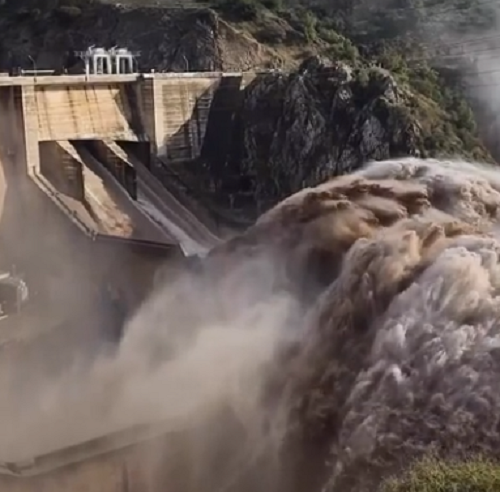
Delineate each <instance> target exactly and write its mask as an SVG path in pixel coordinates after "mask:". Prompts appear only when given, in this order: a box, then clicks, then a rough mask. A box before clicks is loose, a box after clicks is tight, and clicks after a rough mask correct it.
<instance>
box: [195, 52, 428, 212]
mask: <svg viewBox="0 0 500 492" xmlns="http://www.w3.org/2000/svg"><path fill="white" fill-rule="evenodd" d="M410 97H411V96H410V95H409V94H408V93H407V92H406V91H404V90H403V89H401V88H400V87H399V86H398V84H397V83H396V82H395V80H394V79H393V77H392V76H391V75H390V74H389V73H388V72H386V71H383V70H381V69H377V68H373V69H367V70H353V69H351V68H350V67H349V66H347V65H345V64H343V63H333V64H332V63H328V62H325V61H322V60H320V59H318V58H311V59H310V60H307V61H305V62H304V63H303V64H302V65H301V67H300V68H299V69H298V70H297V71H296V72H294V73H291V74H289V75H284V74H267V75H264V76H262V77H259V78H257V79H256V80H255V81H254V82H253V83H252V84H251V85H250V86H249V87H248V88H247V89H246V95H245V100H244V103H243V107H242V109H241V111H240V113H239V114H238V115H237V116H236V122H237V124H236V126H235V129H234V130H233V132H234V133H233V137H232V138H233V145H232V150H231V152H230V155H229V156H228V158H227V159H226V160H225V161H224V160H221V159H214V160H212V161H211V160H206V161H205V162H204V165H205V167H206V169H207V171H208V172H207V173H206V175H207V177H208V178H207V179H209V180H210V181H211V182H210V183H208V185H207V186H208V187H211V188H212V189H216V190H222V191H223V193H221V194H222V195H224V196H225V197H226V198H228V197H229V199H230V200H231V202H232V205H233V207H234V206H236V207H237V206H238V204H239V205H241V206H242V207H244V206H246V207H247V213H250V214H258V213H260V212H262V211H264V210H265V209H267V208H269V207H270V206H272V205H274V204H275V203H276V202H278V201H279V200H281V199H283V198H284V197H286V196H288V195H290V194H291V193H294V192H296V191H298V190H300V189H302V188H304V187H309V186H315V185H317V184H318V183H320V182H322V181H324V180H325V179H327V178H329V177H332V176H337V175H340V174H344V173H347V172H349V171H352V170H353V169H356V168H358V167H359V166H361V165H362V164H364V163H365V162H367V161H368V160H380V159H387V158H389V157H396V156H402V155H415V156H416V155H419V154H420V147H421V140H422V136H421V133H422V132H421V130H420V127H419V125H418V123H417V122H416V121H415V119H414V118H413V117H412V116H411V114H410V113H409V111H408V110H407V108H406V105H407V103H408V99H409V98H410ZM227 205H228V206H229V204H227Z"/></svg>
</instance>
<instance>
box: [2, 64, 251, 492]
mask: <svg viewBox="0 0 500 492" xmlns="http://www.w3.org/2000/svg"><path fill="white" fill-rule="evenodd" d="M255 76H256V74H254V73H184V74H127V75H90V76H89V75H88V74H87V75H59V76H30V77H27V76H18V77H11V76H0V130H1V133H0V245H1V247H0V264H1V265H2V266H4V267H6V268H8V267H10V266H12V265H14V266H15V268H16V270H17V271H19V272H21V274H22V276H23V278H24V279H25V280H26V283H27V285H28V286H29V288H30V301H29V302H28V304H27V306H26V307H25V308H23V309H22V310H21V312H19V313H18V314H16V315H13V316H10V317H8V318H7V319H5V320H0V373H1V380H2V382H3V383H4V384H7V385H10V386H11V387H12V386H14V385H21V386H23V388H26V389H25V390H24V391H27V392H29V391H30V388H34V387H36V384H37V378H38V377H42V376H41V374H45V373H47V372H48V373H50V371H51V370H52V371H58V370H61V369H60V368H61V367H65V366H64V364H65V363H67V362H68V360H69V359H71V357H73V356H74V354H75V353H76V352H75V350H77V349H78V350H81V348H82V347H87V349H88V351H89V352H90V353H94V352H95V351H97V350H99V344H100V340H101V339H102V337H103V336H104V337H105V338H106V337H109V336H110V335H109V333H107V332H106V329H103V328H102V326H104V325H106V324H107V320H108V318H107V317H106V315H103V314H102V313H101V311H99V310H98V309H96V308H95V305H96V299H99V298H100V296H101V294H102V291H103V288H102V286H106V289H107V291H110V292H112V293H114V294H113V295H115V294H116V295H117V296H118V297H119V299H120V300H121V302H122V303H123V304H125V305H126V306H127V307H128V311H129V314H130V313H133V311H134V309H135V308H136V307H138V306H139V305H140V304H141V302H142V301H143V300H144V299H145V298H146V297H147V295H148V292H150V291H151V289H153V288H154V285H155V278H156V272H157V271H158V269H159V268H161V267H162V266H163V265H165V264H168V265H169V267H170V265H172V267H171V268H173V269H174V270H175V267H176V265H182V264H184V261H185V258H186V257H187V256H191V255H204V254H206V252H207V251H208V250H210V249H211V248H212V247H214V246H215V245H217V244H218V243H219V242H220V241H221V240H222V234H221V232H220V230H219V229H218V228H217V224H215V223H213V222H212V221H211V220H210V218H209V217H208V216H204V215H203V214H199V213H198V212H197V210H196V208H195V207H194V206H192V205H193V198H192V197H187V196H183V195H182V193H181V192H180V191H179V189H178V187H175V186H169V183H168V182H165V180H164V179H163V180H160V178H159V177H158V174H157V173H156V172H155V170H157V169H165V168H167V169H168V166H169V164H172V163H175V164H176V165H182V163H183V162H191V161H193V160H196V159H197V158H198V157H199V156H200V153H201V151H202V148H203V144H204V142H205V137H206V135H207V134H213V133H214V129H213V128H212V130H211V131H210V128H209V127H210V125H211V124H212V125H213V124H217V121H218V119H217V118H214V112H215V113H217V112H225V117H224V121H228V117H229V119H230V118H231V114H232V113H233V112H234V111H235V110H236V109H237V107H238V105H239V104H240V102H241V99H242V94H243V90H244V88H245V87H246V86H247V84H249V83H250V82H251V81H252V80H253V79H254V78H255ZM228 88H229V89H228ZM220 91H226V92H225V93H224V94H222V97H221V94H220ZM214 101H215V102H216V101H219V102H220V101H223V102H224V104H222V105H221V106H220V107H217V104H216V103H215V102H214ZM106 289H105V290H106ZM89 313H92V314H91V315H90V314H89ZM103 316H104V317H103ZM103 320H104V321H103ZM103 330H104V332H105V333H104V334H103ZM113 336H114V335H113ZM70 347H73V348H72V349H70ZM49 358H50V359H51V360H52V359H54V361H53V362H51V368H49V369H47V368H46V366H47V360H48V359H49ZM26 366H29V368H26ZM52 366H53V367H52ZM172 439H175V436H172V435H170V434H168V435H167V434H166V433H165V430H164V429H163V428H162V426H161V425H155V426H150V425H147V424H142V423H141V425H138V426H137V427H134V428H129V429H125V430H124V431H120V432H116V433H114V434H113V435H109V436H108V435H106V436H101V437H98V438H93V439H90V440H89V441H88V442H83V443H79V442H69V443H67V446H63V447H62V448H61V449H56V450H53V449H50V450H47V453H45V454H43V453H42V454H37V455H33V456H23V457H16V456H12V457H6V458H5V459H3V457H2V458H0V461H2V462H1V463H0V489H1V490H2V491H4V492H10V491H16V492H18V491H19V492H21V491H22V492H25V491H26V492H31V491H33V492H35V491H37V492H38V491H44V490H50V491H51V492H59V491H63V490H64V491H66V490H72V491H75V492H77V491H79V490H82V491H83V490H85V491H87V492H94V491H95V492H98V491H99V492H108V491H109V492H119V491H120V492H121V491H123V492H133V491H141V492H145V491H148V492H155V491H156V490H158V489H157V488H155V487H156V485H155V480H152V479H151V477H150V475H151V473H150V472H148V471H147V470H146V467H147V466H148V465H147V463H146V462H144V463H142V462H141V459H140V456H141V453H143V452H144V449H146V450H148V451H147V452H148V453H150V452H152V450H154V449H155V448H156V447H157V446H159V445H160V444H161V446H162V447H164V443H165V440H166V441H170V440H172ZM146 461H148V460H146ZM149 461H150V460H149ZM174 461H175V460H173V461H172V463H173V462H174ZM146 476H148V477H149V478H148V479H146ZM148 483H149V485H148ZM162 483H164V480H162ZM162 490H163V489H162Z"/></svg>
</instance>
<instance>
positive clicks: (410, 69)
mask: <svg viewBox="0 0 500 492" xmlns="http://www.w3.org/2000/svg"><path fill="white" fill-rule="evenodd" d="M204 3H206V1H205V0H204ZM209 4H210V6H211V7H212V8H214V9H215V10H216V11H218V12H219V13H220V14H221V15H222V16H223V17H224V18H225V19H227V20H228V21H230V22H233V23H236V24H240V25H241V26H242V27H243V28H244V29H246V30H248V31H250V32H251V34H252V35H253V36H255V37H256V38H257V39H258V40H259V41H261V42H264V43H266V44H271V45H275V46H283V45H285V46H294V45H297V44H302V45H306V46H308V47H309V50H310V51H314V52H316V53H320V54H321V55H323V56H325V57H327V58H330V59H332V60H339V61H345V62H348V63H349V64H351V65H352V66H354V68H356V69H358V70H359V73H368V72H369V70H370V67H374V66H377V67H382V68H385V69H387V70H389V71H390V72H391V73H393V74H394V76H395V77H396V79H397V80H398V82H399V83H400V84H403V85H404V86H407V87H408V89H409V90H410V91H411V92H412V93H413V94H415V96H416V97H414V98H412V99H411V101H412V103H411V105H410V107H409V108H408V110H409V111H410V112H411V113H412V114H413V115H414V116H415V117H416V118H417V120H418V121H419V122H420V124H421V126H422V130H423V133H424V135H425V140H426V145H425V147H426V151H427V153H428V154H429V155H433V156H440V155H446V156H455V155H461V156H465V157H468V158H472V159H475V160H482V161H488V160H490V156H489V153H488V152H487V151H486V150H485V148H484V146H483V145H482V144H481V142H480V141H479V139H478V137H477V125H476V121H475V117H474V114H473V112H472V110H471V108H470V106H469V104H468V103H467V101H466V99H465V98H464V94H463V89H462V86H461V83H460V82H461V79H460V71H459V67H457V68H456V69H453V68H452V69H450V67H447V69H446V70H442V69H441V67H440V65H439V63H437V64H436V63H435V60H434V59H433V58H432V56H431V55H432V54H433V52H434V51H435V49H436V47H438V46H439V43H440V42H441V46H446V45H447V44H446V43H447V41H446V39H445V38H449V39H453V38H454V36H455V35H458V34H459V33H460V34H464V33H469V34H471V35H472V34H473V33H475V32H478V30H483V31H484V30H486V29H489V28H491V27H492V23H493V22H494V18H495V17H494V13H495V12H494V10H493V8H494V7H493V6H492V5H491V4H487V3H484V2H481V1H480V0H388V1H387V2H383V4H382V6H377V5H374V4H373V3H371V2H368V1H367V0H354V1H347V0H333V1H326V0H304V1H300V0H296V1H293V0H209ZM445 34H446V36H445ZM429 39H432V40H433V42H432V43H430V42H429ZM448 44H449V42H448ZM431 45H432V50H431Z"/></svg>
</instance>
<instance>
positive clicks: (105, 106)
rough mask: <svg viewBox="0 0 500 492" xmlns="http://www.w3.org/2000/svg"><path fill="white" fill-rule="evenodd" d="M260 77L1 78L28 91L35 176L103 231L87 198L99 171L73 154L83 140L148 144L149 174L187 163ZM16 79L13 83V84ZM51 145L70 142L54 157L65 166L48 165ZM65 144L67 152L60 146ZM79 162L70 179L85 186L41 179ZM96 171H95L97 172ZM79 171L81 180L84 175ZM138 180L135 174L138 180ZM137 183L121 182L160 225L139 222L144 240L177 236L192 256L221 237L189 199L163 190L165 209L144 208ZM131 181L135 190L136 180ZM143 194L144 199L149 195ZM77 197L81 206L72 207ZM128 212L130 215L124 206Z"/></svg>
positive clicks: (27, 142)
mask: <svg viewBox="0 0 500 492" xmlns="http://www.w3.org/2000/svg"><path fill="white" fill-rule="evenodd" d="M254 78H255V74H254V73H248V74H242V73H234V74H222V73H206V74H194V73H184V74H147V75H125V76H118V75H109V76H107V75H104V76H89V77H86V76H78V75H75V76H52V77H51V76H43V77H36V78H35V77H0V87H1V86H2V85H4V86H6V88H5V90H10V91H12V90H16V91H17V93H18V94H19V95H20V96H19V97H20V100H21V102H20V108H21V109H20V110H21V114H20V115H18V116H19V118H20V119H21V120H22V124H21V128H22V132H23V134H24V143H23V146H24V147H25V152H26V159H25V161H24V165H25V166H26V170H27V173H28V175H29V176H31V177H32V178H33V180H34V181H35V182H36V184H37V186H39V187H40V188H41V189H42V190H43V191H44V193H47V194H48V195H49V196H50V197H51V199H52V200H53V201H55V202H57V203H56V204H57V205H58V206H59V208H61V209H62V210H63V212H65V213H66V214H67V215H68V217H69V218H70V220H71V221H73V222H75V223H77V225H79V227H80V228H81V229H82V228H83V229H84V232H85V230H86V231H87V233H89V234H93V233H103V230H102V227H96V225H95V224H94V223H92V220H89V210H88V205H89V204H88V203H87V202H86V199H87V198H88V196H87V195H88V193H87V195H86V194H85V193H84V189H85V187H86V186H87V185H86V183H88V182H90V181H93V182H94V183H96V180H95V179H93V178H94V176H93V175H92V173H89V172H87V171H85V168H86V167H89V166H86V164H85V163H82V162H81V159H78V158H76V159H74V158H73V159H72V158H71V157H70V156H71V154H72V151H71V147H72V146H74V145H75V142H80V141H91V142H93V143H92V145H93V146H94V148H95V147H96V146H97V147H102V145H101V144H99V141H101V142H109V143H113V144H114V145H115V146H117V145H118V144H120V145H123V144H129V145H131V144H134V143H136V144H137V145H138V148H139V146H140V152H139V153H138V154H137V155H136V156H135V157H136V159H138V166H136V167H139V166H140V165H142V164H143V167H144V168H145V169H146V172H149V171H148V170H147V169H148V168H149V166H150V161H151V158H152V159H159V160H160V161H163V162H167V163H176V164H180V165H182V163H183V162H188V161H193V160H195V159H197V158H198V157H200V155H201V153H202V151H203V149H204V148H206V146H207V139H210V124H211V126H212V133H213V131H214V122H215V123H217V122H218V121H230V119H231V117H232V116H231V115H233V114H234V112H235V109H236V108H237V107H238V106H239V105H240V104H241V98H242V90H243V88H244V87H245V86H246V85H247V84H248V83H250V82H251V81H252V80H253V79H254ZM8 83H10V84H11V85H10V86H8ZM7 87H9V88H8V89H7ZM224 114H228V115H229V118H224V117H222V118H221V115H224ZM207 132H208V136H207ZM48 142H67V144H65V145H66V150H64V151H62V153H61V152H60V153H59V154H60V155H59V156H58V157H56V156H55V154H54V159H56V158H57V159H58V160H61V159H62V161H61V162H60V163H57V164H55V163H52V164H50V165H47V164H44V163H42V162H41V161H42V160H44V161H45V162H46V161H47V159H48V158H47V150H46V149H47V145H49V146H50V145H52V144H48ZM144 144H146V146H145V147H144ZM58 146H59V148H60V150H61V149H62V148H61V144H60V143H59V144H58ZM150 156H151V158H150ZM73 157H74V156H73ZM101 159H102V160H104V161H106V160H107V159H110V161H111V162H109V163H106V162H102V163H103V164H104V167H111V168H113V169H114V168H117V166H118V164H117V163H116V156H115V155H114V154H113V153H111V154H109V153H108V155H106V156H104V157H102V156H101ZM71 160H73V164H74V165H73V168H74V169H73V174H72V177H71V176H69V175H66V178H65V179H68V180H70V181H71V180H73V181H75V179H76V181H78V179H79V180H80V181H82V183H83V184H82V185H80V190H79V191H78V189H77V188H78V184H75V182H74V183H73V185H72V186H73V188H72V189H73V191H72V192H71V193H69V195H68V193H66V192H65V191H64V190H66V191H67V189H68V187H67V186H65V185H62V184H61V183H60V186H59V187H54V186H51V182H50V180H45V181H46V182H44V177H42V178H40V176H41V175H42V174H43V173H41V172H40V169H41V167H45V168H47V167H48V166H52V167H54V166H60V168H61V172H60V173H59V174H60V175H62V173H63V172H62V170H63V169H65V170H67V169H69V168H70V167H71V166H69V167H68V166H67V165H66V164H67V163H68V162H69V161H71ZM79 161H80V162H79ZM128 161H130V159H128ZM65 163H66V164H65ZM108 164H109V166H108ZM128 164H130V162H128ZM78 167H80V170H78V169H77V168H78ZM122 167H123V166H122ZM124 168H125V169H126V170H127V172H128V174H133V173H131V172H130V171H133V169H132V168H134V165H132V166H131V167H130V166H129V165H127V164H125V166H124ZM90 169H91V166H90ZM91 171H93V172H94V173H95V169H94V170H92V169H91ZM134 172H135V171H134ZM56 174H57V173H56ZM70 174H71V173H70ZM76 175H79V176H80V177H79V178H78V179H77V178H76ZM115 177H116V176H115ZM129 177H130V176H129ZM134 179H136V178H134V177H133V176H132V177H131V180H132V181H133V180H134ZM147 181H148V179H147V177H146V178H144V179H142V178H141V179H139V181H138V184H140V183H143V184H144V183H146V182H147ZM52 184H53V183H52ZM130 184H131V181H130V179H129V182H128V184H126V183H124V182H121V185H122V186H124V187H125V188H127V191H128V193H129V194H131V196H132V198H133V200H136V204H135V205H136V207H135V208H136V209H137V210H136V215H141V214H142V215H143V216H144V215H146V216H148V217H149V219H146V220H144V221H143V222H144V224H146V223H151V222H153V223H155V226H154V227H150V225H151V224H149V225H148V226H146V225H144V224H143V225H142V226H141V227H137V224H136V225H135V226H134V231H135V235H139V236H141V238H144V237H145V235H146V236H147V237H145V239H147V240H150V241H160V242H161V241H163V242H165V241H167V242H171V241H172V238H174V239H173V241H174V242H179V243H181V244H182V245H183V248H184V249H185V251H189V252H191V253H193V252H198V251H199V252H202V253H203V252H206V251H207V250H208V249H210V248H211V247H213V246H214V245H215V244H217V243H218V242H220V239H219V233H218V232H217V226H216V225H215V224H214V223H208V222H207V217H206V216H205V217H203V218H202V219H200V217H198V215H197V214H193V211H190V210H189V208H190V207H189V205H186V203H187V201H183V200H182V199H181V200H180V202H179V197H177V198H174V197H173V196H172V195H171V194H169V193H167V192H166V191H163V192H162V193H158V192H156V191H155V197H156V198H155V200H156V201H157V200H158V199H159V200H160V201H161V202H162V203H161V204H160V206H158V204H155V211H154V214H152V213H151V210H150V208H151V207H150V204H151V200H148V205H147V207H146V206H142V205H141V203H140V202H141V200H140V198H139V197H138V195H137V191H136V190H132V189H131V188H130V186H128V185H130ZM75 186H76V188H75ZM131 186H132V188H134V187H135V186H136V185H134V184H132V185H131ZM150 188H151V187H150ZM103 193H104V192H103ZM90 194H91V195H93V196H95V194H93V193H90ZM101 194H102V193H101ZM107 194H108V195H109V190H108V192H107ZM63 195H64V196H63ZM141 196H142V197H143V198H144V194H141ZM68 197H69V198H68ZM69 201H72V202H73V204H72V205H70V206H69V208H68V206H67V202H69ZM91 201H92V200H91ZM107 201H108V205H104V206H103V207H101V208H102V209H104V208H106V209H108V212H109V210H111V209H112V208H113V206H112V205H111V204H110V203H109V202H110V201H111V200H107ZM77 202H78V203H77ZM94 202H95V200H94ZM65 203H66V205H65ZM61 204H62V205H61ZM110 207H111V208H110ZM172 209H175V212H174V213H173V214H171V213H166V212H169V211H171V210H172ZM141 210H142V212H141ZM159 210H163V211H162V212H161V217H160V219H161V220H157V219H158V211H159ZM121 213H122V215H123V213H124V211H123V207H122V211H121ZM127 213H128V212H127ZM108 217H109V213H108ZM108 221H109V219H108ZM127 221H129V222H130V220H128V219H124V220H122V219H120V220H119V222H120V223H121V224H122V225H124V224H125V223H126V222H127ZM94 222H95V220H94ZM186 224H187V225H186ZM155 227H156V229H160V236H161V235H162V234H163V236H162V237H158V231H156V232H151V231H152V230H153V229H155ZM141 228H142V229H146V230H147V231H148V232H144V231H141V232H140V234H138V233H137V230H138V229H141ZM126 229H127V228H126V227H125V226H124V227H122V228H121V230H120V227H115V230H116V232H113V234H118V235H120V236H123V235H127V234H128V233H127V232H126ZM186 229H189V232H187V231H186ZM106 233H110V231H109V230H108V231H107V232H106ZM181 237H182V238H181ZM200 237H201V239H200Z"/></svg>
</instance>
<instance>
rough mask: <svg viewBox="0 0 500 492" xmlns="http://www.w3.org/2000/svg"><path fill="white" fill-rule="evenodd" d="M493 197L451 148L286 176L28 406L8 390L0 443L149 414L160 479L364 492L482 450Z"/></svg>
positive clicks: (37, 440) (481, 176)
mask: <svg viewBox="0 0 500 492" xmlns="http://www.w3.org/2000/svg"><path fill="white" fill-rule="evenodd" d="M499 207H500V172H498V171H496V170H495V169H493V168H486V167H481V166H479V165H475V164H469V163H465V162H445V161H438V160H419V159H413V158H408V159H403V160H395V161H384V162H376V163H371V164H369V165H367V166H366V167H365V168H364V169H362V170H360V171H358V172H355V173H353V174H351V175H349V176H343V177H339V178H336V179H334V180H332V181H329V182H327V183H324V184H322V185H320V186H317V187H316V188H312V189H306V190H302V191H300V192H299V193H297V194H295V195H293V196H291V197H289V198H288V199H286V200H284V201H283V202H282V203H280V204H279V205H277V206H276V207H275V208H273V209H272V210H270V211H269V212H267V213H266V214H264V215H263V216H262V217H261V218H260V219H259V220H258V222H257V223H256V224H255V225H254V226H253V227H252V228H250V229H249V230H248V231H247V232H246V233H244V234H242V235H241V236H240V237H238V238H235V239H234V240H232V241H230V242H228V243H226V244H224V245H222V246H220V247H218V248H216V249H215V250H214V251H213V252H211V253H210V254H209V256H208V257H207V259H206V260H204V261H203V262H202V263H201V268H200V271H199V272H192V273H189V272H186V273H184V274H182V275H180V276H179V278H176V279H170V284H169V285H165V286H164V287H163V288H161V289H159V290H158V291H157V292H156V293H154V295H153V296H152V297H151V298H150V299H149V300H148V301H147V302H146V303H145V304H144V305H143V306H142V308H141V309H140V310H139V311H138V313H137V314H136V316H135V317H134V318H133V319H132V320H131V321H130V323H129V325H128V327H127V332H126V336H125V338H124V340H123V342H122V344H121V346H120V348H119V350H118V352H117V354H115V355H114V356H113V357H107V358H104V359H100V360H98V361H97V362H96V363H95V364H94V366H93V367H92V368H91V369H90V370H89V371H76V370H75V371H73V372H68V373H67V374H65V375H64V376H63V377H61V379H60V380H57V381H50V382H47V383H46V384H45V385H42V386H40V387H39V388H38V389H37V392H36V393H34V394H33V395H31V399H32V402H33V404H32V405H31V406H30V407H29V408H28V407H26V406H21V405H20V404H18V403H17V400H16V398H15V397H16V394H15V389H13V390H9V388H5V389H4V394H6V395H9V391H11V392H12V393H10V395H11V396H12V398H10V399H6V400H5V402H4V401H2V405H1V406H0V417H1V418H0V435H1V436H2V439H1V440H0V454H6V455H7V454H8V455H9V456H8V458H9V459H12V454H13V453H14V454H15V455H18V456H20V457H21V456H26V455H28V456H31V455H36V454H38V453H40V452H43V451H47V450H48V449H56V448H58V447H62V446H65V445H68V444H70V443H74V442H78V441H80V440H83V439H89V438H91V437H94V436H98V435H101V434H106V433H109V432H110V431H111V430H114V429H117V428H121V427H124V426H127V425H129V424H130V423H136V422H145V421H156V422H159V421H161V422H162V425H164V426H165V428H166V430H169V431H175V432H176V433H177V434H180V437H179V436H178V437H176V438H174V437H172V441H175V443H176V444H175V445H174V444H171V446H170V447H171V448H172V449H174V448H175V450H176V452H175V453H173V454H168V453H169V451H167V450H166V449H164V450H163V451H162V453H160V454H157V455H155V456H154V457H153V456H152V457H151V461H152V462H154V463H155V467H156V468H161V469H163V468H168V469H169V470H170V472H171V473H170V475H169V476H168V477H167V475H168V474H166V472H165V474H163V475H162V478H161V479H158V480H159V482H158V483H159V487H160V488H159V490H168V489H169V487H170V488H171V489H175V490H177V491H182V492H184V491H185V492H191V491H195V490H200V489H201V488H203V489H204V490H208V491H213V492H228V491H233V490H234V491H238V492H242V491H244V492H247V491H248V492H253V491H256V490H259V491H262V490H266V491H267V490H268V491H273V492H302V491H304V492H305V491H308V492H309V491H314V490H325V491H334V490H335V491H338V490H342V491H347V492H349V491H351V490H352V491H353V492H354V491H356V492H357V491H358V490H363V489H362V488H360V487H363V486H366V488H367V490H376V485H377V484H378V483H379V481H380V479H381V477H383V476H384V475H385V474H387V473H390V472H393V471H397V470H399V469H401V468H404V467H405V466H407V465H408V464H409V462H410V461H411V460H412V459H413V458H415V457H418V456H419V455H421V454H422V453H425V452H428V451H429V450H432V451H433V452H437V453H440V454H441V455H443V456H447V457H455V456H463V455H464V454H467V453H472V452H488V453H490V454H491V455H493V456H495V455H496V454H498V451H497V450H498V449H500V436H499V434H498V429H499V428H500V427H499V422H500V421H499V417H498V415H499V414H500V412H499V410H500V391H499V390H500V388H499V387H498V385H499V384H500V383H499V382H498V378H497V377H496V376H497V370H498V368H499V367H500V351H499V348H500V325H499V322H498V319H500V316H499V315H500V301H499V300H498V299H499V292H500V267H499V255H500V241H498V237H497V234H498V220H499V210H500V208H499ZM75 422H78V425H75ZM167 454H168V458H167V457H166V456H167ZM168 463H175V464H176V467H175V470H176V471H175V472H174V471H172V468H171V467H169V465H168ZM172 466H173V465H172ZM172 476H175V479H174V478H172Z"/></svg>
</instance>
